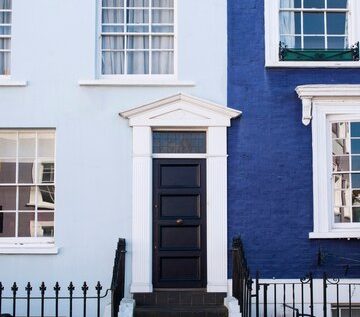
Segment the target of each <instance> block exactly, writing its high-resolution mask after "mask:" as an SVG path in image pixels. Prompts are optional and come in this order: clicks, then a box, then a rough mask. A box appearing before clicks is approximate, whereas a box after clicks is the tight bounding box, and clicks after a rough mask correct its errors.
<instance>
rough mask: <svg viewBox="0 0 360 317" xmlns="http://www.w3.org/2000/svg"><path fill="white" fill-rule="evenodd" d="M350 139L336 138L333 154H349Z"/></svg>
mask: <svg viewBox="0 0 360 317" xmlns="http://www.w3.org/2000/svg"><path fill="white" fill-rule="evenodd" d="M349 143H350V141H349V139H347V140H344V139H336V140H333V150H332V152H333V155H344V154H349V148H350V147H349Z"/></svg>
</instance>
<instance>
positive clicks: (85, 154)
mask: <svg viewBox="0 0 360 317" xmlns="http://www.w3.org/2000/svg"><path fill="white" fill-rule="evenodd" d="M178 2H179V11H178V20H179V36H178V41H179V79H180V80H191V81H194V82H195V83H196V86H195V87H188V88H184V87H171V88H169V87H167V88H164V87H80V86H79V85H78V80H80V79H93V78H94V76H95V75H94V74H95V60H96V50H95V48H96V34H95V30H96V1H95V0H92V1H90V0H76V1H73V0H51V1H49V0H38V1H36V3H34V2H33V1H28V0H14V13H13V41H12V47H13V53H12V78H13V79H14V80H28V81H29V85H28V86H27V87H22V88H5V87H0V127H1V128H8V127H11V128H12V127H19V128H24V127H31V128H38V127H54V128H56V132H57V136H56V137H57V157H56V158H57V167H56V172H57V184H56V205H57V208H56V245H57V246H58V247H59V248H60V253H59V254H58V255H0V281H2V282H3V283H4V284H5V285H7V286H8V285H9V284H10V282H13V281H15V280H16V281H17V282H19V284H20V286H21V288H23V287H24V286H25V285H24V284H25V282H27V281H31V282H33V283H34V284H35V285H37V284H39V283H40V282H41V281H43V280H44V281H47V282H50V283H53V282H55V281H56V280H59V282H62V283H63V282H66V283H67V282H69V281H70V280H73V281H74V282H75V283H77V284H79V283H82V282H83V281H84V280H87V281H89V282H92V283H95V282H97V281H98V280H100V281H102V282H103V283H104V286H109V284H110V279H111V273H112V265H113V256H114V251H115V246H116V242H117V239H118V238H119V237H124V238H126V239H127V242H128V244H129V246H128V254H127V255H128V259H130V257H131V241H130V237H131V129H130V128H129V127H128V125H127V122H126V121H125V120H124V119H122V118H120V117H119V116H118V113H119V112H120V111H122V110H124V109H127V108H129V107H132V106H135V105H139V104H143V103H146V102H148V101H152V100H156V99H158V98H162V97H165V96H168V95H172V94H175V93H177V92H179V91H182V92H185V93H188V94H193V95H195V96H198V97H201V98H205V99H208V100H211V101H214V102H218V103H222V104H226V99H227V93H226V76H227V72H226V68H227V30H226V27H227V16H226V15H227V11H226V1H224V0H196V1H193V0H179V1H178ZM127 266H128V268H130V262H129V261H128V262H127ZM128 274H130V270H128ZM129 276H130V275H128V280H129V279H130V278H129ZM64 286H65V285H63V287H64ZM64 288H65V287H64Z"/></svg>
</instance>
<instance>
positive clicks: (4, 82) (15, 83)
mask: <svg viewBox="0 0 360 317" xmlns="http://www.w3.org/2000/svg"><path fill="white" fill-rule="evenodd" d="M27 85H28V82H27V81H26V80H12V79H5V78H0V87H26V86H27Z"/></svg>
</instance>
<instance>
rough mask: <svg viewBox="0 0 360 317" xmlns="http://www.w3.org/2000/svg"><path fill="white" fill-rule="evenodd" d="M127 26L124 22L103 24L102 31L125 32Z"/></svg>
mask: <svg viewBox="0 0 360 317" xmlns="http://www.w3.org/2000/svg"><path fill="white" fill-rule="evenodd" d="M124 30H125V27H124V24H120V25H103V26H102V32H103V33H122V32H124Z"/></svg>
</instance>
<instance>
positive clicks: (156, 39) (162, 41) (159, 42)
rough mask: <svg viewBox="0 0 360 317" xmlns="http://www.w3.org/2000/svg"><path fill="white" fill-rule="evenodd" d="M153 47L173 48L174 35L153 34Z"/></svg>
mask: <svg viewBox="0 0 360 317" xmlns="http://www.w3.org/2000/svg"><path fill="white" fill-rule="evenodd" d="M152 48H153V49H173V48H174V37H172V36H153V37H152Z"/></svg>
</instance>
